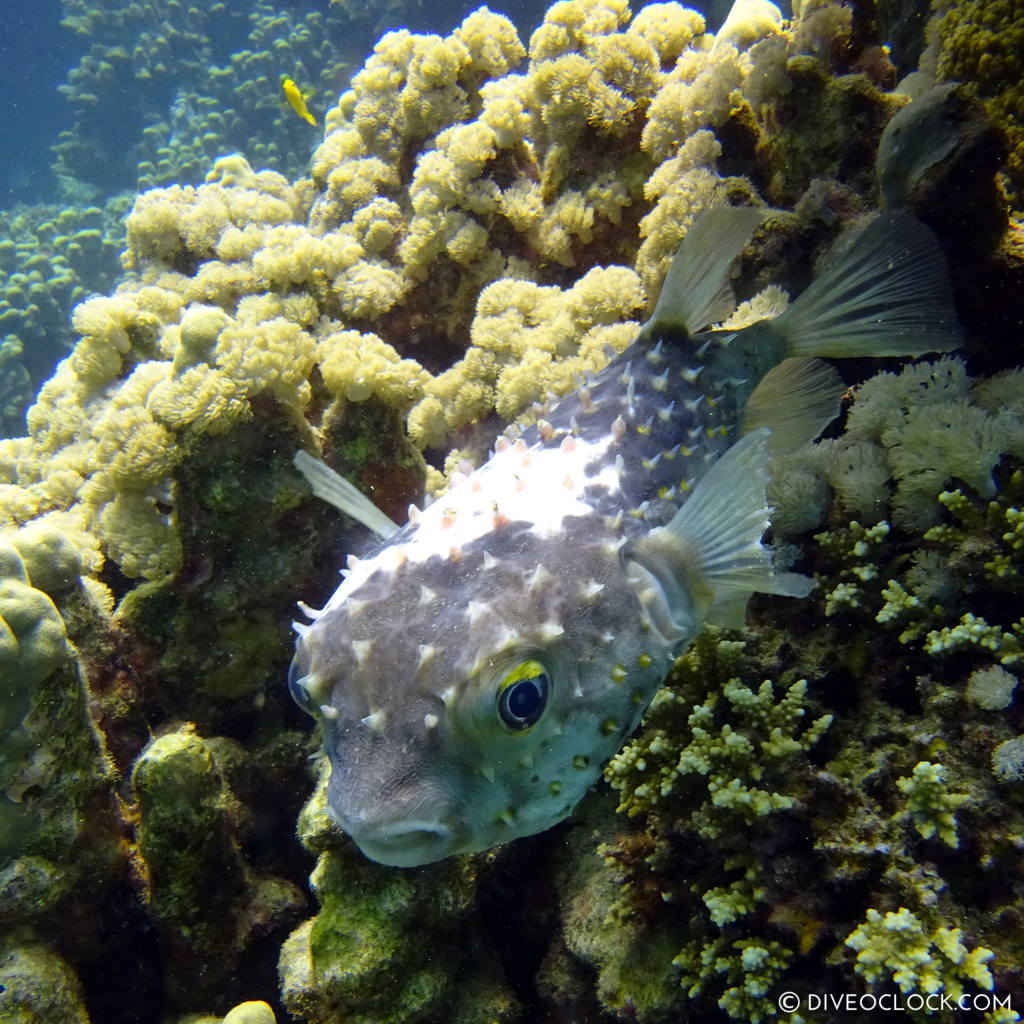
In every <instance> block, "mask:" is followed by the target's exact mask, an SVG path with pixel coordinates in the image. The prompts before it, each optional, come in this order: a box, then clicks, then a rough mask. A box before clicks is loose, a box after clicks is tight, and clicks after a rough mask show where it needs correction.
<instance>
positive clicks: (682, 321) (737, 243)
mask: <svg viewBox="0 0 1024 1024" xmlns="http://www.w3.org/2000/svg"><path fill="white" fill-rule="evenodd" d="M763 219H764V214H763V213H762V212H761V211H760V210H757V209H755V208H754V207H752V206H718V207H715V208H714V209H712V210H705V211H704V212H703V213H701V214H700V215H699V216H698V217H697V219H696V220H695V221H694V222H693V224H692V226H691V227H690V230H689V231H688V232H687V233H686V237H685V238H684V239H683V241H682V243H681V244H680V246H679V248H678V250H676V254H675V256H674V257H673V258H672V263H671V265H670V266H669V268H668V273H667V274H666V275H665V282H664V284H662V286H661V293H660V295H659V296H658V301H657V303H656V304H655V306H654V312H653V313H652V314H651V318H650V319H649V320H648V321H647V323H645V324H644V325H643V327H641V328H640V337H641V338H649V339H650V340H652V341H653V340H655V339H657V338H658V337H660V336H662V335H663V334H666V333H673V332H680V331H682V332H685V333H686V334H687V335H690V336H692V335H694V334H696V333H697V331H699V330H700V329H701V328H702V327H707V325H708V324H714V323H719V322H720V321H722V320H724V319H725V318H726V317H727V316H729V314H730V313H731V312H732V311H733V309H734V308H735V307H736V299H735V297H734V296H733V292H732V286H731V285H730V284H729V270H730V268H731V267H732V264H733V261H734V260H735V259H736V257H737V256H738V255H739V254H740V253H741V252H742V251H743V247H744V246H745V245H746V244H747V242H748V241H749V240H750V236H751V235H752V234H753V233H754V229H755V228H756V227H757V226H758V224H760V223H761V221H762V220H763Z"/></svg>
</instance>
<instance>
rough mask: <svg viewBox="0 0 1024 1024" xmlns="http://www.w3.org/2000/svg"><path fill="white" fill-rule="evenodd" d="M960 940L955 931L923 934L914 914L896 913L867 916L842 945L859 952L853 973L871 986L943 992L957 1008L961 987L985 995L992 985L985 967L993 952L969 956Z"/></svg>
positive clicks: (903, 909) (902, 910) (942, 928)
mask: <svg viewBox="0 0 1024 1024" xmlns="http://www.w3.org/2000/svg"><path fill="white" fill-rule="evenodd" d="M961 939H962V933H961V931H960V929H959V928H950V927H947V926H943V925H940V926H939V927H937V928H935V929H933V930H932V931H925V925H924V923H923V922H922V921H921V920H920V919H919V918H918V917H917V916H916V915H915V914H913V913H912V912H911V911H910V910H908V909H907V908H906V907H900V909H899V910H897V911H889V912H888V913H886V914H885V915H882V914H880V913H879V912H878V911H877V910H873V909H872V910H869V911H868V913H867V918H866V920H865V921H864V923H863V924H861V925H860V926H859V927H858V928H856V929H855V930H854V931H852V932H851V933H850V934H849V935H848V936H847V939H846V944H847V945H848V946H849V947H850V948H851V949H853V950H856V952H857V962H856V964H855V965H854V969H855V970H856V971H857V973H858V974H860V975H861V976H862V977H863V978H864V979H865V980H866V981H868V982H869V983H870V984H874V983H875V982H877V981H880V980H881V979H883V978H884V979H892V981H894V982H895V983H896V984H897V985H899V987H900V990H901V991H902V992H904V993H911V992H921V993H926V994H929V995H930V994H932V993H935V992H943V993H944V994H945V995H947V996H949V998H950V999H951V1000H953V1001H954V1002H955V1001H956V1000H958V999H959V998H960V997H961V996H962V995H963V992H964V986H963V983H964V982H965V981H973V982H974V984H975V985H977V986H978V987H979V988H983V989H986V990H991V988H992V985H993V981H992V974H991V972H990V971H989V969H988V968H987V967H986V966H985V964H986V963H988V961H990V960H991V959H992V956H993V953H992V951H991V950H990V949H985V948H984V947H983V946H979V947H977V948H975V949H971V950H968V948H967V947H966V946H965V945H964V944H963V942H962V941H961Z"/></svg>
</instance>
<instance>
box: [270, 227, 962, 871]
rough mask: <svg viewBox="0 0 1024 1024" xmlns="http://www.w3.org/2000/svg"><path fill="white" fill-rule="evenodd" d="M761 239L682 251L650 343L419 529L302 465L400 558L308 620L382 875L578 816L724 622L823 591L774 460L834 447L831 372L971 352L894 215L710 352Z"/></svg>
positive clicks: (342, 772)
mask: <svg viewBox="0 0 1024 1024" xmlns="http://www.w3.org/2000/svg"><path fill="white" fill-rule="evenodd" d="M760 221H761V214H760V212H759V211H757V210H754V209H751V208H731V207H722V208H718V209H715V210H711V211H709V212H707V213H706V214H704V215H703V216H702V217H700V218H699V219H698V220H697V221H696V222H695V224H694V225H693V227H692V228H691V229H690V232H689V233H688V235H687V236H686V239H685V240H684V242H683V244H682V246H681V247H680V250H679V252H678V253H677V255H676V257H675V259H674V261H673V264H672V267H671V269H670V270H669V274H668V276H667V278H666V281H665V284H664V286H663V289H662V293H661V296H660V297H659V300H658V303H657V306H656V307H655V310H654V313H653V315H652V317H651V319H650V320H649V321H648V322H647V323H646V324H645V325H644V326H643V327H642V328H641V329H640V331H639V334H638V337H637V340H636V341H635V342H634V343H633V345H631V346H630V347H629V348H628V349H627V350H626V351H625V352H624V353H622V354H621V355H620V356H618V357H617V358H616V359H614V360H613V361H612V362H611V363H609V365H608V366H607V367H606V368H605V369H604V370H603V371H602V372H601V373H599V374H597V375H596V376H595V377H594V378H593V379H592V380H590V381H589V382H587V383H586V384H584V385H582V386H581V387H580V388H579V389H578V390H577V391H576V392H574V393H573V394H571V395H568V396H566V397H565V398H563V399H562V400H561V401H560V402H559V403H558V404H557V405H556V406H555V407H554V408H553V409H551V410H550V412H548V413H547V418H546V419H544V420H541V421H539V422H538V423H536V424H534V425H533V426H531V427H529V428H528V429H527V430H525V431H524V432H523V433H522V435H521V436H520V437H519V438H518V439H517V440H515V441H510V440H508V439H507V438H504V437H503V438H500V439H499V441H498V443H497V444H496V446H495V450H494V452H493V454H492V455H491V457H490V459H489V460H488V461H487V462H486V463H485V464H484V465H482V466H481V467H480V468H479V469H476V470H474V471H473V472H471V473H469V474H467V475H460V476H459V478H458V479H456V480H454V481H453V484H452V487H451V489H450V490H449V491H448V493H446V494H445V495H443V496H442V497H441V498H440V499H438V501H436V502H435V503H434V504H433V505H431V506H430V507H428V508H426V509H425V510H423V511H413V512H412V514H411V515H410V518H409V521H408V522H407V523H406V524H405V525H404V526H403V527H401V528H399V527H397V526H396V525H395V524H393V523H391V522H390V520H388V519H387V518H386V517H385V516H383V514H382V513H380V512H379V511H377V510H376V509H375V508H374V507H373V506H372V504H370V503H369V502H368V501H367V500H366V499H365V498H363V497H362V496H361V495H359V494H358V492H357V491H355V489H354V488H352V487H351V485H350V484H347V483H346V482H345V481H344V480H342V479H341V478H339V477H337V476H336V475H335V474H333V472H332V471H331V470H329V469H328V468H327V467H326V466H324V465H323V464H322V463H320V462H318V460H316V459H314V458H313V457H312V456H310V455H308V454H306V453H299V454H298V455H297V456H296V465H297V467H298V468H299V469H300V471H302V472H303V474H304V475H305V476H306V477H307V479H308V480H309V481H310V483H311V485H312V487H313V489H314V492H315V493H317V494H318V495H320V496H321V497H324V498H326V500H328V501H330V502H332V503H333V504H335V505H337V506H338V507H339V508H341V509H342V510H344V511H346V512H348V513H349V514H352V515H354V516H355V517H356V518H357V519H359V520H360V521H362V522H364V523H365V524H366V525H367V526H369V527H370V529H372V530H374V531H375V532H376V533H377V534H378V536H379V537H380V538H381V539H382V540H381V543H380V544H379V546H378V547H377V548H376V549H375V550H373V551H372V553H371V554H370V555H369V556H368V557H365V558H361V559H358V560H352V561H351V562H350V566H349V569H348V571H347V573H346V575H345V578H344V580H343V582H342V584H341V586H340V587H338V589H337V591H336V592H335V593H334V594H333V596H332V597H331V598H330V599H329V601H328V602H327V604H326V605H325V607H324V608H323V609H322V610H320V611H313V610H312V609H309V608H306V607H305V606H303V608H304V610H305V611H306V612H307V614H308V615H309V617H310V618H311V619H312V621H311V623H309V624H296V630H297V632H298V634H299V639H298V642H297V646H296V654H295V658H294V661H293V664H292V670H291V674H290V686H291V690H292V693H293V695H294V696H295V698H296V700H297V701H298V702H299V703H300V705H301V706H302V707H304V708H305V709H306V710H307V711H309V712H310V713H311V714H312V715H314V716H315V717H316V718H317V719H319V720H320V722H321V724H322V727H323V743H324V750H325V751H326V754H327V757H328V759H329V761H330V765H331V774H330V779H329V782H328V793H327V799H328V809H329V812H330V814H331V816H332V817H333V819H334V820H335V821H336V822H337V824H338V825H339V826H340V828H341V829H342V830H344V831H345V832H346V833H347V834H348V835H349V836H351V838H352V839H353V840H354V841H355V842H356V843H357V845H358V846H359V848H360V849H361V850H362V851H363V852H364V853H365V854H366V855H367V856H368V857H370V858H372V859H374V860H377V861H380V862H381V863H384V864H391V865H396V866H415V865H420V864H426V863H429V862H432V861H436V860H439V859H441V858H444V857H448V856H451V855H453V854H459V853H471V852H476V851H480V850H484V849H487V848H489V847H491V846H494V845H496V844H499V843H504V842H508V841H510V840H513V839H516V838H518V837H521V836H526V835H531V834H533V833H536V832H540V831H542V830H543V829H546V828H549V827H550V826H552V825H554V824H556V823H557V822H559V821H561V820H563V819H564V818H565V817H566V816H568V815H569V814H570V813H571V812H572V810H573V808H574V807H575V806H576V804H577V803H578V802H579V800H580V799H581V798H582V796H583V795H584V794H585V793H586V791H587V789H588V788H589V787H590V786H591V785H592V784H593V783H594V781H595V780H596V778H597V776H598V774H599V773H600V770H601V767H602V765H603V763H604V762H605V761H606V760H607V759H608V758H609V757H611V756H612V755H613V754H614V753H616V751H617V750H618V749H619V748H620V747H621V746H622V744H623V742H624V741H625V740H626V738H627V737H628V736H629V735H630V733H631V732H632V731H633V730H634V729H635V728H636V726H637V723H638V722H639V720H640V717H641V715H642V714H643V712H644V710H645V708H646V707H647V705H648V703H649V702H650V700H651V699H652V697H653V696H654V693H655V692H656V691H657V689H658V687H659V685H660V684H661V682H662V680H663V679H664V678H665V675H666V674H667V673H668V671H669V669H670V668H671V665H672V663H673V661H674V659H675V658H676V657H677V656H678V655H679V653H680V652H681V651H682V650H683V649H685V647H686V646H687V645H688V644H689V643H690V642H691V641H692V639H693V638H694V636H696V634H697V632H698V631H699V630H700V628H701V626H702V625H703V623H704V622H706V621H726V622H736V621H737V620H738V619H740V618H741V616H742V610H743V607H744V605H745V602H746V599H747V598H748V597H749V595H750V594H751V593H752V592H755V591H760V592H766V593H775V594H784V595H788V596H791V597H795V598H799V597H801V596H805V595H806V594H807V593H808V591H809V590H810V588H811V586H812V582H811V581H810V580H808V579H806V578H804V577H801V576H797V575H795V574H793V573H779V572H776V571H774V569H773V567H772V561H771V553H770V551H769V549H768V548H767V547H765V546H764V545H763V544H762V537H763V535H764V533H765V531H766V530H767V528H768V527H769V525H770V510H769V508H768V504H767V501H766V499H765V484H766V477H767V462H768V458H769V454H770V452H774V451H779V450H785V449H787V448H792V447H795V446H797V445H799V444H801V443H803V442H805V441H807V440H810V439H811V438H813V437H814V436H816V435H817V434H818V433H819V432H820V430H821V429H822V428H823V427H824V426H825V425H826V424H827V423H828V422H829V420H830V419H832V417H833V416H834V415H835V414H836V412H837V410H838V399H839V395H840V393H841V391H842V385H841V384H840V382H839V380H838V376H837V375H836V374H835V371H834V370H832V368H831V367H829V366H828V365H827V364H826V363H823V362H822V361H821V360H820V359H819V358H817V357H819V356H826V357H841V356H864V355H872V356H887V355H914V354H919V353H923V352H929V351H948V350H949V349H951V348H954V347H956V345H957V344H958V343H959V333H958V329H957V325H956V317H955V313H954V310H953V308H952V304H951V301H950V295H949V284H948V280H947V276H946V270H945V266H944V263H943V260H942V256H941V253H940V252H939V249H938V246H937V244H936V242H935V240H934V238H933V237H932V235H931V233H930V232H929V231H928V229H927V228H925V227H924V226H923V225H921V224H920V223H919V222H917V221H916V220H915V219H914V218H913V217H912V216H911V215H909V214H906V213H883V214H881V215H879V216H878V217H877V218H876V219H875V220H874V221H873V222H872V223H871V224H869V225H868V226H867V227H866V228H865V229H864V230H863V231H862V232H861V233H860V235H859V236H858V237H857V238H855V239H854V241H853V242H851V243H850V244H849V245H847V246H846V247H845V248H844V250H843V252H842V256H841V258H839V259H838V260H836V261H835V262H834V264H833V266H832V267H831V269H830V270H828V271H827V272H826V273H824V274H823V275H821V276H820V277H819V278H818V279H816V280H815V281H814V282H813V283H812V284H811V286H810V287H809V288H808V289H807V290H806V291H805V292H804V294H803V295H801V296H800V298H799V299H798V300H797V301H796V302H795V303H793V304H792V305H791V306H790V307H789V309H788V310H787V311H786V312H785V313H783V314H782V315H781V316H779V317H777V318H775V319H774V320H771V321H762V322H761V323H758V324H754V325H753V326H752V327H750V328H747V329H745V330H743V331H738V332H709V333H708V332H706V333H701V331H702V329H703V328H705V327H706V325H707V324H709V323H714V322H718V321H720V320H722V319H724V318H725V317H726V316H727V315H728V313H729V312H730V311H731V309H732V308H733V304H734V303H733V299H732V294H731V290H730V289H729V287H728V283H727V282H728V273H729V269H730V266H731V264H732V262H733V260H734V259H735V257H736V256H737V255H738V254H739V252H740V251H741V250H742V249H743V247H744V246H745V244H746V243H747V241H748V239H749V237H750V235H751V233H752V232H753V231H754V230H755V229H756V227H757V225H758V224H759V223H760Z"/></svg>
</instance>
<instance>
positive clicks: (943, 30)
mask: <svg viewBox="0 0 1024 1024" xmlns="http://www.w3.org/2000/svg"><path fill="white" fill-rule="evenodd" d="M938 10H939V11H940V12H941V17H940V18H939V22H938V26H937V35H938V52H937V54H936V57H935V61H936V72H937V74H938V75H939V77H940V78H942V79H944V80H947V81H958V82H968V83H970V85H971V86H972V87H973V88H974V89H975V90H976V91H977V95H978V96H979V97H980V98H981V100H982V102H983V103H984V104H985V106H986V107H987V108H988V110H989V111H990V113H991V114H992V117H993V120H994V121H995V122H996V123H998V124H999V125H1001V126H1002V128H1003V130H1004V131H1005V132H1006V136H1007V143H1008V146H1009V157H1008V159H1007V161H1006V175H1007V178H1008V179H1009V183H1010V189H1011V190H1012V194H1013V195H1014V196H1015V197H1016V204H1015V205H1017V206H1018V207H1019V206H1020V199H1021V189H1022V188H1024V88H1022V87H1021V81H1022V72H1024V65H1022V62H1021V53H1022V52H1024V25H1022V23H1021V18H1020V9H1019V8H1018V7H1017V5H1016V4H1015V3H1014V2H1013V0H998V2H996V3H980V2H977V0H973V2H970V0H969V2H967V3H957V4H950V5H948V8H947V5H940V6H939V8H938Z"/></svg>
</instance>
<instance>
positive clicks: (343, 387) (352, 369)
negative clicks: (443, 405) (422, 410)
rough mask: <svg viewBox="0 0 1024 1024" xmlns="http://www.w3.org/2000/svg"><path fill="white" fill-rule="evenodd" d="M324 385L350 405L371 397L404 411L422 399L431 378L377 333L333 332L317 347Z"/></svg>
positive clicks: (413, 361) (321, 340)
mask: <svg viewBox="0 0 1024 1024" xmlns="http://www.w3.org/2000/svg"><path fill="white" fill-rule="evenodd" d="M316 356H317V362H318V363H319V366H320V373H321V374H322V375H323V378H324V383H325V384H326V385H327V389H328V390H329V391H330V392H331V394H332V395H336V396H338V397H343V398H346V399H347V400H348V401H350V402H361V401H365V400H366V399H367V398H369V397H370V396H371V395H372V396H374V397H376V398H379V399H380V400H381V401H383V402H386V403H387V404H388V405H393V406H396V407H397V408H400V409H403V408H408V407H409V406H410V405H412V403H413V402H415V401H417V400H418V399H419V398H421V397H422V396H423V389H424V386H425V385H426V383H427V382H428V381H429V380H430V375H429V374H428V373H427V372H426V370H424V369H423V367H422V366H420V364H419V363H417V362H416V361H415V360H414V359H403V358H402V357H401V356H400V355H399V354H398V353H397V352H396V351H395V350H394V348H392V347H391V346H390V345H388V344H387V342H384V341H382V340H381V339H380V338H379V337H377V335H376V334H360V333H359V331H334V332H332V333H330V334H328V335H326V336H325V337H323V338H321V339H320V341H319V342H318V343H317V347H316Z"/></svg>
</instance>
